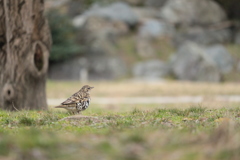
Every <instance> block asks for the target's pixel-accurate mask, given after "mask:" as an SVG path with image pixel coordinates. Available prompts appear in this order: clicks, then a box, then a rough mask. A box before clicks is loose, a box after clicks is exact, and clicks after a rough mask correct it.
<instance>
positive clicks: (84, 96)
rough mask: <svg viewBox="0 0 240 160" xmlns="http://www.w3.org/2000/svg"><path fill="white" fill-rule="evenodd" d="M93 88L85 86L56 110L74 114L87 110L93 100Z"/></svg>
mask: <svg viewBox="0 0 240 160" xmlns="http://www.w3.org/2000/svg"><path fill="white" fill-rule="evenodd" d="M93 88H94V87H90V86H89V85H85V86H83V87H82V88H81V89H80V90H79V91H78V92H76V93H74V94H73V95H72V96H71V97H69V98H68V99H67V100H65V101H64V102H62V103H61V105H59V106H56V107H55V108H64V109H66V110H68V111H69V112H71V113H73V114H75V113H80V112H81V111H84V110H86V109H87V108H88V106H89V104H90V100H91V99H90V94H89V91H90V90H91V89H93Z"/></svg>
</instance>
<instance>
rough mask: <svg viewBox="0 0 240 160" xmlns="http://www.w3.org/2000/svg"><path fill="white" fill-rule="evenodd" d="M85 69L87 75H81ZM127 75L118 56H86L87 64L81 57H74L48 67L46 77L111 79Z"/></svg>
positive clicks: (58, 78) (123, 64)
mask: <svg viewBox="0 0 240 160" xmlns="http://www.w3.org/2000/svg"><path fill="white" fill-rule="evenodd" d="M83 69H84V70H86V71H87V76H88V77H81V76H86V75H81V74H82V71H83ZM126 75H127V67H126V65H125V63H124V61H123V60H122V59H121V58H119V57H107V56H99V57H92V56H88V57H87V64H85V63H83V58H75V59H71V60H67V61H65V62H62V63H57V64H53V65H51V66H50V67H49V74H48V77H49V78H50V79H56V80H83V79H84V80H85V81H86V80H113V79H119V78H122V77H124V76H126Z"/></svg>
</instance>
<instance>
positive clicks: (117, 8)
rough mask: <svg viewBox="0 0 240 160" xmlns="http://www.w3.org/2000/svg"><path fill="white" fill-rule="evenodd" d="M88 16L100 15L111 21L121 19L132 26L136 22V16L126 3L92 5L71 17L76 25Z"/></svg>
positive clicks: (80, 23)
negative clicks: (78, 14) (80, 13)
mask: <svg viewBox="0 0 240 160" xmlns="http://www.w3.org/2000/svg"><path fill="white" fill-rule="evenodd" d="M88 17H102V18H105V19H109V20H112V21H122V22H125V23H126V24H128V25H130V26H133V25H136V24H137V23H138V17H137V15H136V14H135V13H134V11H133V10H132V9H131V7H130V6H129V5H128V4H127V3H123V2H116V3H112V4H110V5H108V6H99V5H97V4H95V5H93V6H92V7H91V8H90V9H89V10H87V11H86V12H85V13H83V14H82V15H80V16H77V17H75V18H74V19H73V24H74V25H75V26H77V27H80V26H82V24H83V23H84V22H85V21H86V20H87V19H88Z"/></svg>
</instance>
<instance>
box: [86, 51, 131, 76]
mask: <svg viewBox="0 0 240 160" xmlns="http://www.w3.org/2000/svg"><path fill="white" fill-rule="evenodd" d="M88 59H89V78H90V80H114V79H115V80H116V79H119V78H123V77H125V76H126V75H127V74H128V70H127V66H126V64H125V62H124V61H123V60H122V59H121V58H120V57H116V56H109V57H106V56H100V55H99V56H91V57H88Z"/></svg>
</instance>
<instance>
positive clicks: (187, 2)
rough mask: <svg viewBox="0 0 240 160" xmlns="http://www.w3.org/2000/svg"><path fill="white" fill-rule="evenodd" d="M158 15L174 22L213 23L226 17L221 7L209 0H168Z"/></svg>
mask: <svg viewBox="0 0 240 160" xmlns="http://www.w3.org/2000/svg"><path fill="white" fill-rule="evenodd" d="M159 16H160V17H162V18H164V19H165V20H167V21H169V22H171V23H174V24H203V25H204V24H214V23H218V22H221V21H223V20H225V19H226V14H225V12H224V11H223V9H222V8H221V7H220V6H219V5H218V4H217V3H216V2H214V1H211V0H168V1H167V2H166V3H165V5H164V6H163V7H162V9H161V11H160V14H159Z"/></svg>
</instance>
